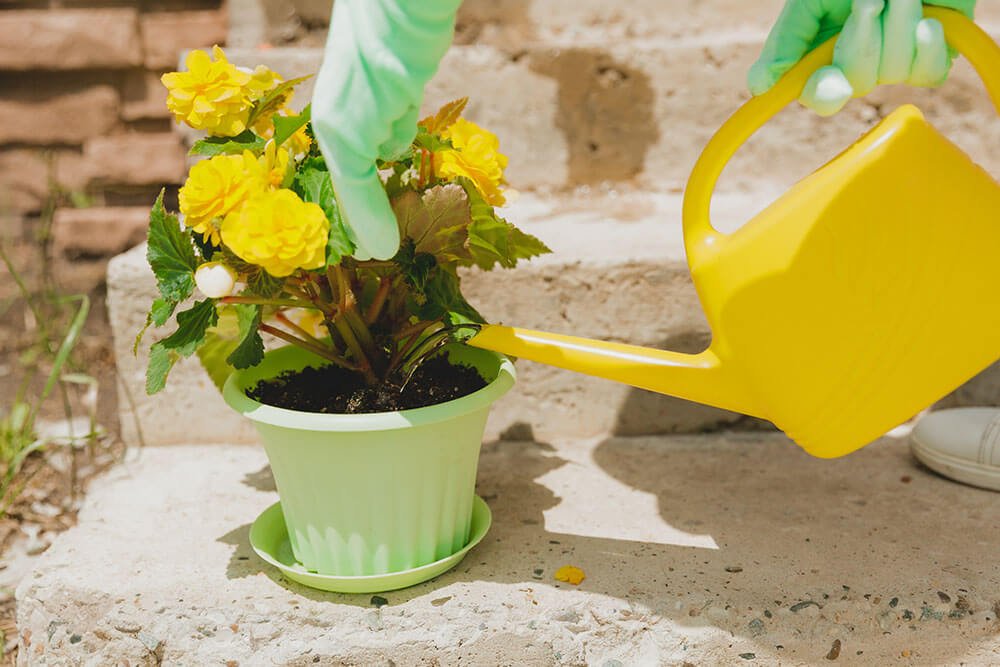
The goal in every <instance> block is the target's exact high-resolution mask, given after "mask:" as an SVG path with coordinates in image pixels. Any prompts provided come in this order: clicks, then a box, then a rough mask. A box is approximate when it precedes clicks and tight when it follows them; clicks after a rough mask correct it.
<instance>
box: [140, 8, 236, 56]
mask: <svg viewBox="0 0 1000 667" xmlns="http://www.w3.org/2000/svg"><path fill="white" fill-rule="evenodd" d="M140 24H141V29H142V44H143V49H144V51H145V54H146V68H147V69H153V70H155V69H169V70H174V69H177V65H178V62H179V59H180V54H181V51H184V50H185V49H195V48H205V47H210V46H213V45H215V44H219V45H220V46H221V45H222V44H225V41H226V32H227V24H226V14H225V12H224V11H222V10H210V11H190V12H162V13H156V14H143V16H142V19H141V20H140Z"/></svg>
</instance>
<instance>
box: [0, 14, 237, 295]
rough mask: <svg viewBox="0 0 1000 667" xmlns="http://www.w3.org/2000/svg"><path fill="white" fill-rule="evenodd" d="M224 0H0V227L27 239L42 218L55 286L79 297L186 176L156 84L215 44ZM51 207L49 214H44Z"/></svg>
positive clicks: (222, 35)
mask: <svg viewBox="0 0 1000 667" xmlns="http://www.w3.org/2000/svg"><path fill="white" fill-rule="evenodd" d="M223 2H224V0H142V1H141V2H123V1H120V0H105V1H101V0H90V1H87V0H61V1H56V0H52V1H46V0H37V1H26V2H17V1H14V2H12V1H11V0H0V35H3V37H2V38H0V219H2V220H3V236H4V237H6V238H8V239H11V240H17V239H21V240H33V239H36V238H37V236H38V230H39V228H40V226H41V225H42V222H41V221H42V216H43V215H49V214H51V220H52V227H51V229H52V246H51V247H52V250H53V253H54V257H53V258H54V259H55V260H56V266H57V267H59V266H62V267H63V269H64V271H63V274H64V275H62V276H60V282H64V283H71V285H67V286H68V287H71V288H72V289H73V290H74V291H84V290H86V289H89V288H92V287H94V286H96V285H97V284H98V283H99V282H100V281H101V280H102V279H103V271H104V263H105V261H106V259H107V258H108V257H110V256H112V255H114V254H116V253H118V252H121V251H123V250H125V249H127V248H128V247H130V246H131V245H133V244H134V243H135V242H137V241H139V240H141V239H142V237H143V236H144V232H145V220H146V215H147V212H148V208H149V205H150V204H151V203H152V200H153V198H154V197H155V194H156V192H157V191H158V190H159V189H160V188H161V187H163V186H164V185H166V186H168V187H169V188H170V189H171V191H172V192H176V187H177V186H178V185H179V184H180V183H181V182H182V180H183V178H184V174H185V150H184V147H183V146H182V145H181V142H180V140H179V138H178V135H177V134H176V133H175V132H173V131H172V127H171V126H172V121H171V120H170V118H169V116H168V114H167V111H166V108H165V106H164V103H165V100H166V93H165V91H164V89H163V88H162V86H161V85H160V83H159V76H160V75H161V74H162V73H163V72H166V71H169V70H171V69H174V68H176V65H177V59H178V54H179V53H180V52H181V51H182V50H183V49H187V48H192V47H200V46H210V45H212V44H215V43H218V44H224V43H225V40H226V33H227V19H226V13H225V7H224V6H223ZM53 207H54V209H55V210H54V212H53V211H52V209H53Z"/></svg>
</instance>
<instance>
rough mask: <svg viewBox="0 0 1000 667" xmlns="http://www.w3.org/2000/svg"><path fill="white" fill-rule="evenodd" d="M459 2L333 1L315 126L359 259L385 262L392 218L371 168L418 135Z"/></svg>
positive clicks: (393, 239)
mask: <svg viewBox="0 0 1000 667" xmlns="http://www.w3.org/2000/svg"><path fill="white" fill-rule="evenodd" d="M460 4H461V0H337V1H336V3H334V8H333V17H332V19H331V21H330V34H329V37H328V38H327V43H326V53H325V55H324V58H323V65H322V67H321V68H320V71H319V75H318V77H317V79H316V90H315V92H314V93H313V100H312V121H313V129H314V131H315V133H316V139H317V141H318V142H319V147H320V150H322V151H323V157H324V158H325V159H326V163H327V166H328V167H329V168H330V177H331V179H332V181H333V189H334V192H335V193H336V196H337V202H338V203H339V205H340V211H341V215H343V217H344V221H345V222H346V223H347V226H348V229H349V231H350V233H351V235H352V240H353V241H354V242H355V245H356V246H357V250H356V252H355V257H357V258H358V259H370V258H372V257H374V258H376V259H389V258H391V257H392V256H393V255H395V254H396V251H397V250H398V248H399V230H398V228H397V226H396V218H395V216H394V215H393V213H392V208H390V206H389V201H388V199H387V198H386V196H385V191H384V189H383V188H382V182H381V181H380V180H379V177H378V172H377V171H376V169H375V160H376V159H377V158H382V159H391V158H393V157H395V156H397V155H398V154H399V153H400V152H402V151H403V150H405V149H406V148H407V147H408V146H409V145H410V144H411V143H412V142H413V138H414V136H415V135H416V131H417V114H418V113H419V110H420V104H421V102H422V101H423V97H424V86H426V85H427V82H428V81H429V80H430V78H431V77H432V76H433V75H434V72H435V71H436V70H437V67H438V64H439V63H440V61H441V58H442V57H443V56H444V53H445V51H447V50H448V47H449V46H450V45H451V40H452V37H453V36H454V33H455V13H456V12H457V11H458V6H459V5H460Z"/></svg>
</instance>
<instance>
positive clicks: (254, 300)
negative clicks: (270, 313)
mask: <svg viewBox="0 0 1000 667" xmlns="http://www.w3.org/2000/svg"><path fill="white" fill-rule="evenodd" d="M219 300H220V301H222V303H246V304H251V305H257V306H277V307H278V308H310V309H314V310H318V309H316V308H315V307H314V306H313V305H312V304H310V303H308V302H303V301H298V300H296V299H265V298H258V297H255V296H224V297H222V298H221V299H219Z"/></svg>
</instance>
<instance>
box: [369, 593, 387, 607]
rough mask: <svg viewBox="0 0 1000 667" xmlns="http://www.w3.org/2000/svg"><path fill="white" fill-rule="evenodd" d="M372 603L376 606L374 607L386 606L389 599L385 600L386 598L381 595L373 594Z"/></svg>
mask: <svg viewBox="0 0 1000 667" xmlns="http://www.w3.org/2000/svg"><path fill="white" fill-rule="evenodd" d="M372 604H373V605H374V606H376V607H384V606H386V605H387V604H389V601H388V600H386V599H385V598H384V597H382V596H381V595H373V596H372Z"/></svg>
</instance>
